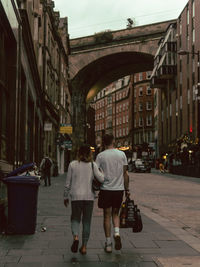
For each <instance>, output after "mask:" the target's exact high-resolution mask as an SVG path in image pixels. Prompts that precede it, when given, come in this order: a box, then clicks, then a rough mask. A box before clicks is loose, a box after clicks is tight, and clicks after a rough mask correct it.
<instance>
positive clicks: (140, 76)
mask: <svg viewBox="0 0 200 267" xmlns="http://www.w3.org/2000/svg"><path fill="white" fill-rule="evenodd" d="M142 80H143V73H142V72H140V73H139V81H142Z"/></svg>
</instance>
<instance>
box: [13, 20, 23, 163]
mask: <svg viewBox="0 0 200 267" xmlns="http://www.w3.org/2000/svg"><path fill="white" fill-rule="evenodd" d="M21 43H22V25H21V23H20V24H19V28H18V44H17V69H16V73H17V75H16V95H15V99H16V101H15V143H14V147H15V154H14V162H13V163H14V164H13V165H14V168H17V167H18V165H19V147H20V132H19V131H20V91H21Z"/></svg>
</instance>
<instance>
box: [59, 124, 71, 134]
mask: <svg viewBox="0 0 200 267" xmlns="http://www.w3.org/2000/svg"><path fill="white" fill-rule="evenodd" d="M60 133H62V134H72V126H71V125H70V124H61V125H60Z"/></svg>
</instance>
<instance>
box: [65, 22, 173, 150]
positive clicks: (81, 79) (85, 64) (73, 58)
mask: <svg viewBox="0 0 200 267" xmlns="http://www.w3.org/2000/svg"><path fill="white" fill-rule="evenodd" d="M172 22H174V21H166V22H161V23H156V24H151V25H145V26H140V27H135V28H133V29H131V30H127V29H126V30H122V31H116V32H112V40H111V41H109V42H105V43H100V44H98V43H96V42H95V36H88V37H83V38H78V39H74V40H71V41H70V46H71V55H70V57H69V73H70V84H71V90H72V103H73V141H74V144H75V146H77V145H78V144H79V143H80V142H81V141H83V140H84V139H85V136H84V133H85V132H86V129H85V127H86V102H90V100H91V99H92V98H93V97H94V96H95V95H96V94H97V93H98V92H99V91H100V90H101V89H103V88H104V87H106V86H107V85H108V84H110V83H111V82H113V81H115V80H117V79H119V78H122V77H124V76H126V75H130V74H133V73H137V72H143V71H149V70H152V69H153V58H154V55H155V54H156V51H157V49H158V42H159V40H160V38H161V37H162V36H164V35H165V32H166V30H167V28H168V26H169V25H170V24H171V23H172Z"/></svg>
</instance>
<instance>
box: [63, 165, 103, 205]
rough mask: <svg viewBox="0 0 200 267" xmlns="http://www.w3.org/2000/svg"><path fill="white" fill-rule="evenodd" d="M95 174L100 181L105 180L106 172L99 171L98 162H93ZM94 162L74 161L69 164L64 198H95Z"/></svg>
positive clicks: (73, 199)
mask: <svg viewBox="0 0 200 267" xmlns="http://www.w3.org/2000/svg"><path fill="white" fill-rule="evenodd" d="M93 166H94V175H95V177H96V178H97V179H98V180H99V182H101V183H103V182H104V174H103V173H102V172H100V171H99V169H98V167H97V164H96V163H95V162H93ZM94 175H93V170H92V163H91V162H83V161H78V160H75V161H72V162H71V163H70V164H69V168H68V172H67V178H66V183H65V190H64V199H69V198H70V197H71V200H72V201H75V200H94V192H93V190H92V180H93V179H94Z"/></svg>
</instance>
